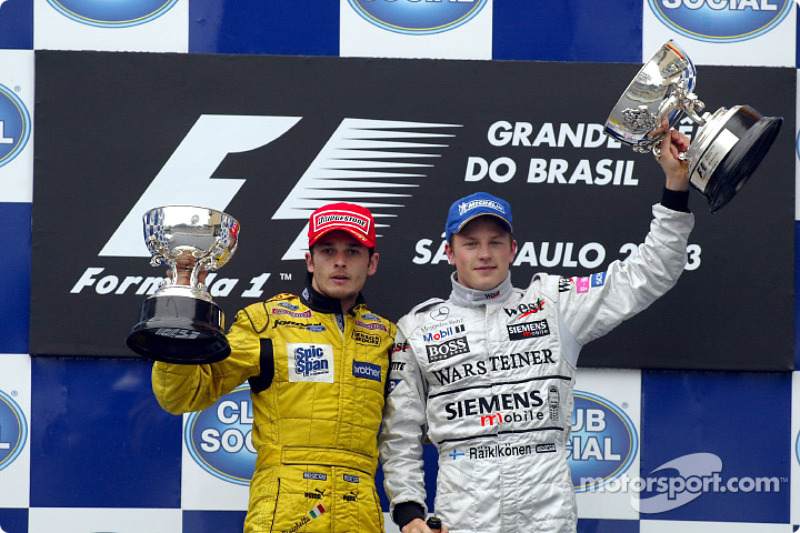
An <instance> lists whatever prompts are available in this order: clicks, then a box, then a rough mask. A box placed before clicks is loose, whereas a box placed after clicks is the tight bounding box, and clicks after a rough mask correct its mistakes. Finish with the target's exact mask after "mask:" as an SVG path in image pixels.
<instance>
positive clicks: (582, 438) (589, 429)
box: [569, 391, 639, 492]
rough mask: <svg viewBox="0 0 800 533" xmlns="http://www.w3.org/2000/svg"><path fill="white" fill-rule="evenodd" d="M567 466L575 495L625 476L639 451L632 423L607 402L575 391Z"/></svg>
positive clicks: (616, 407) (595, 396)
mask: <svg viewBox="0 0 800 533" xmlns="http://www.w3.org/2000/svg"><path fill="white" fill-rule="evenodd" d="M574 399H575V406H574V409H573V413H572V437H571V441H572V446H571V450H570V455H569V465H570V469H571V471H572V483H573V485H574V487H575V491H576V492H586V491H589V490H592V489H595V488H597V487H600V486H602V485H604V484H606V483H608V482H609V481H611V480H613V479H616V478H618V477H619V476H620V475H622V474H623V473H625V472H626V471H627V470H628V469H629V468H630V466H631V463H633V460H634V459H635V458H636V455H637V453H638V450H639V438H638V436H637V433H636V428H635V427H634V425H633V422H632V421H631V419H630V418H629V417H628V415H626V414H625V413H624V411H623V410H622V409H621V408H620V407H618V406H617V405H614V404H613V403H611V402H610V401H608V400H606V399H605V398H602V397H601V396H597V395H595V394H591V393H588V392H578V391H575V394H574Z"/></svg>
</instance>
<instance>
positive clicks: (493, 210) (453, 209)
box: [445, 192, 514, 241]
mask: <svg viewBox="0 0 800 533" xmlns="http://www.w3.org/2000/svg"><path fill="white" fill-rule="evenodd" d="M487 215H488V216H492V217H497V218H499V219H500V221H501V222H502V223H503V225H504V226H505V227H506V229H508V232H509V233H511V234H513V233H514V225H513V224H512V222H511V206H510V205H509V204H508V202H506V201H505V200H503V199H502V198H498V197H496V196H492V195H491V194H489V193H487V192H476V193H474V194H470V195H469V196H465V197H464V198H462V199H460V200H456V201H455V202H453V205H451V206H450V211H449V212H448V213H447V224H446V225H445V239H446V240H447V241H450V237H451V236H452V235H453V233H458V232H459V231H461V230H462V229H464V226H466V225H467V223H468V222H469V221H471V220H472V219H474V218H477V217H482V216H487Z"/></svg>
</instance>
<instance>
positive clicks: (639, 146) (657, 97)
mask: <svg viewBox="0 0 800 533" xmlns="http://www.w3.org/2000/svg"><path fill="white" fill-rule="evenodd" d="M696 79H697V71H696V69H695V67H694V64H693V63H692V61H691V60H690V59H689V56H688V55H687V54H686V52H684V51H683V50H682V49H681V48H680V47H679V46H678V45H677V44H676V43H675V42H674V41H668V42H667V43H666V44H664V45H663V46H662V47H661V48H660V49H659V50H658V51H657V52H656V53H655V54H654V55H653V57H652V58H650V60H649V61H648V62H647V63H645V64H644V65H643V66H642V68H641V69H640V70H639V72H638V74H637V75H636V77H634V79H633V81H631V83H630V84H629V85H628V88H627V89H625V92H623V93H622V96H621V97H620V98H619V100H618V101H617V104H616V105H615V106H614V108H613V109H612V111H611V113H610V114H609V116H608V119H607V120H606V124H605V132H606V134H607V135H609V136H610V137H612V138H614V139H617V140H619V141H621V142H623V143H626V144H629V145H631V146H632V148H633V149H634V150H635V151H637V152H642V153H646V152H649V151H652V152H653V154H654V155H655V156H656V157H658V156H659V155H660V150H659V146H660V142H661V138H662V137H663V135H664V134H663V133H660V134H655V133H654V130H656V129H657V128H658V126H659V124H660V123H661V120H662V119H663V118H664V117H667V120H668V121H669V125H670V127H672V126H673V125H674V124H675V123H676V122H678V121H679V120H680V119H681V117H682V116H684V115H686V116H688V117H689V118H690V119H691V120H692V121H693V122H695V123H697V124H698V125H699V127H700V129H699V131H698V133H697V136H696V138H695V139H693V141H692V144H691V145H690V147H689V150H688V151H687V152H686V153H685V154H681V159H684V160H687V161H688V162H689V183H690V184H691V186H692V187H693V188H694V189H696V190H697V191H699V192H700V193H701V194H703V196H705V197H706V199H707V200H708V203H709V207H710V209H711V212H712V213H716V212H717V211H718V210H719V209H721V208H722V207H723V206H724V205H726V204H727V203H728V202H729V201H730V200H731V199H732V198H733V197H734V196H735V195H736V193H738V192H739V191H740V190H741V188H742V187H743V186H744V184H745V183H746V182H747V180H748V179H749V178H750V176H752V174H753V172H755V170H756V168H757V167H758V165H759V164H760V163H761V161H762V160H763V159H764V157H765V156H766V155H767V152H768V151H769V149H770V147H771V146H772V143H773V142H774V141H775V137H776V136H777V135H778V132H779V131H780V128H781V124H782V123H783V119H782V118H781V117H765V116H763V115H761V114H760V113H759V112H758V111H756V110H755V109H753V108H752V107H750V106H747V105H736V106H733V107H731V108H730V109H727V108H725V107H721V108H719V109H718V110H717V111H716V112H714V113H713V114H712V113H708V112H703V111H704V109H705V104H704V103H703V102H702V101H700V100H699V99H698V97H697V95H696V94H695V93H694V92H693V91H694V88H695V84H696ZM701 113H702V114H701Z"/></svg>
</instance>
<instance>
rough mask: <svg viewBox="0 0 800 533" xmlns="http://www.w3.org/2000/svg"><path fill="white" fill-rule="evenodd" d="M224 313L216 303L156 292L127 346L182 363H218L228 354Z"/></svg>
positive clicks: (229, 350) (165, 360)
mask: <svg viewBox="0 0 800 533" xmlns="http://www.w3.org/2000/svg"><path fill="white" fill-rule="evenodd" d="M224 323H225V315H224V314H223V312H222V310H221V309H220V308H219V306H217V305H216V304H215V303H213V302H210V301H206V300H201V299H197V298H191V297H186V296H168V295H167V296H154V297H150V298H148V299H147V300H145V301H144V303H143V304H142V309H141V312H140V313H139V323H138V324H136V325H135V326H134V327H133V329H131V332H130V333H129V334H128V338H127V340H126V343H127V345H128V348H130V349H131V350H133V351H134V352H136V353H137V354H139V355H142V356H144V357H147V358H148V359H152V360H154V361H162V362H165V363H175V364H179V365H198V364H206V363H216V362H218V361H222V360H223V359H225V358H226V357H228V356H229V355H230V353H231V348H230V346H229V345H228V340H227V339H226V338H225V333H224V332H223V326H224Z"/></svg>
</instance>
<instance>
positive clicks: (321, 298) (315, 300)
mask: <svg viewBox="0 0 800 533" xmlns="http://www.w3.org/2000/svg"><path fill="white" fill-rule="evenodd" d="M311 276H312V274H311V273H309V274H308V275H307V276H306V286H305V288H304V289H303V292H302V293H301V294H300V300H301V301H302V302H303V303H304V304H306V305H307V306H308V307H310V308H311V309H313V310H314V311H319V312H320V313H332V314H337V313H338V314H341V313H342V302H341V301H340V300H338V299H337V298H331V297H330V296H325V295H324V294H322V293H321V292H318V291H316V290H314V288H313V287H312V286H311ZM364 302H365V300H364V295H363V294H361V293H360V292H359V293H358V297H357V298H356V303H355V304H354V305H353V307H351V308H350V309H348V310H347V312H348V313H349V314H351V315H352V314H353V309H355V308H356V307H357V306H358V305H360V304H363V303H364Z"/></svg>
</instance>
